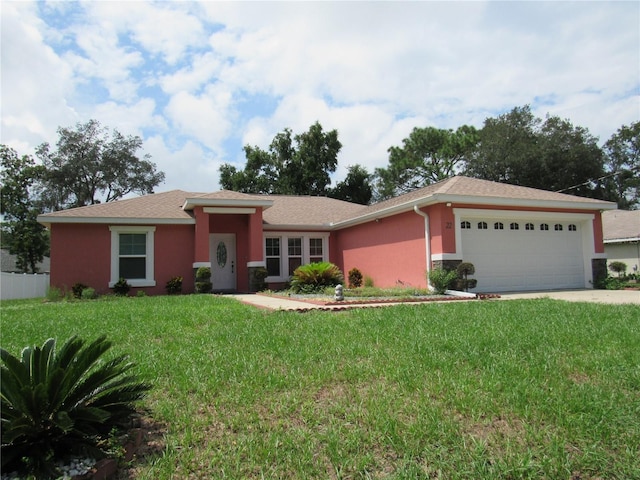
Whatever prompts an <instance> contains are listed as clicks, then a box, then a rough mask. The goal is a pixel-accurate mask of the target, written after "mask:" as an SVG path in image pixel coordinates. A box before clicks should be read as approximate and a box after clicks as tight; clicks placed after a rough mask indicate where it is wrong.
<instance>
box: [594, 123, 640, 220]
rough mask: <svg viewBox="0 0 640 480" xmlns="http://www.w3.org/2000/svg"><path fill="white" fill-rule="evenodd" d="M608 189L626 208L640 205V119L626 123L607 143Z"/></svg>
mask: <svg viewBox="0 0 640 480" xmlns="http://www.w3.org/2000/svg"><path fill="white" fill-rule="evenodd" d="M604 154H605V164H604V168H605V171H606V178H605V179H604V180H603V182H602V183H603V186H602V188H604V189H605V190H607V191H609V192H611V194H612V196H614V197H615V198H617V200H618V207H619V208H622V209H632V208H638V206H640V122H635V123H632V124H631V125H628V126H627V125H623V126H622V127H620V129H618V131H617V132H616V133H615V134H614V135H613V136H612V137H611V138H610V139H609V140H608V141H607V143H605V145H604Z"/></svg>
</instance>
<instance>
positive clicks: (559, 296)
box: [500, 289, 640, 305]
mask: <svg viewBox="0 0 640 480" xmlns="http://www.w3.org/2000/svg"><path fill="white" fill-rule="evenodd" d="M500 298H501V300H517V299H522V298H552V299H554V300H566V301H567V302H596V303H612V304H624V303H631V304H636V305H640V290H592V289H589V290H559V291H546V292H523V293H501V294H500Z"/></svg>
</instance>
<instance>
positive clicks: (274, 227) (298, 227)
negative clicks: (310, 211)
mask: <svg viewBox="0 0 640 480" xmlns="http://www.w3.org/2000/svg"><path fill="white" fill-rule="evenodd" d="M262 229H263V230H264V231H265V232H272V231H281V230H295V231H305V232H328V231H331V230H333V228H332V226H331V225H330V224H320V225H318V224H315V225H302V224H271V223H263V224H262Z"/></svg>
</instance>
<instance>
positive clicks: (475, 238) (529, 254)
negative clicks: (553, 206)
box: [460, 218, 585, 292]
mask: <svg viewBox="0 0 640 480" xmlns="http://www.w3.org/2000/svg"><path fill="white" fill-rule="evenodd" d="M460 226H461V230H460V232H461V237H462V255H463V260H464V261H465V262H471V263H473V264H474V265H475V268H476V274H475V275H474V278H477V279H478V286H477V288H476V289H475V291H478V292H508V291H519V290H553V289H563V288H584V286H585V281H584V262H583V256H582V235H581V232H580V224H579V223H572V222H567V221H564V222H562V221H558V222H554V221H548V220H544V221H533V220H511V219H490V218H488V219H478V218H468V219H465V218H462V221H461V224H460Z"/></svg>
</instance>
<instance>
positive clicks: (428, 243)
mask: <svg viewBox="0 0 640 480" xmlns="http://www.w3.org/2000/svg"><path fill="white" fill-rule="evenodd" d="M413 211H414V212H416V213H417V214H418V215H420V216H421V217H423V218H424V244H425V253H426V255H427V288H428V289H429V290H433V287H432V286H431V281H430V280H429V273H430V272H431V236H430V234H429V215H427V214H426V213H424V212H423V211H422V210H420V209H419V208H418V206H417V205H414V206H413Z"/></svg>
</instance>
